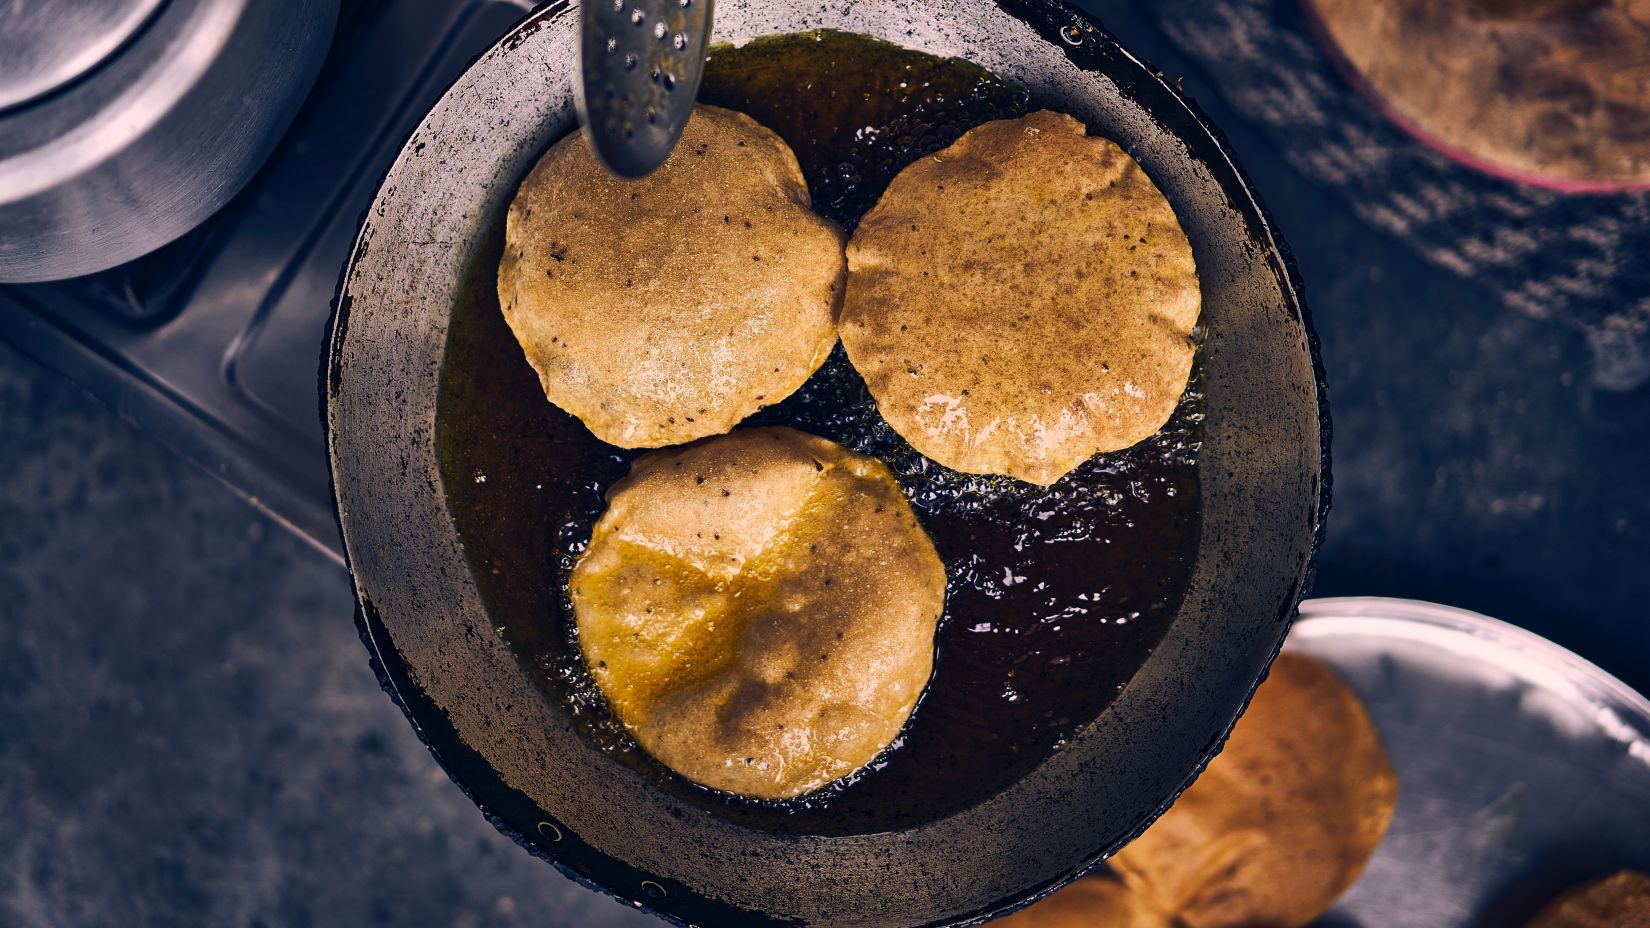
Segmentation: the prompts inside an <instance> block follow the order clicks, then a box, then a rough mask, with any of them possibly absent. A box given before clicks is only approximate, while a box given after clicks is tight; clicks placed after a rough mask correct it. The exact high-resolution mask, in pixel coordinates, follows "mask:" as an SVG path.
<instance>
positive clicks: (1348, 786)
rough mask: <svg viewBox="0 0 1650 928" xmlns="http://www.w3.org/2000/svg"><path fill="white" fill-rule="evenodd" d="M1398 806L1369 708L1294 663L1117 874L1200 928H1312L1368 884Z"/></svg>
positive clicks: (1122, 856) (1115, 863)
mask: <svg viewBox="0 0 1650 928" xmlns="http://www.w3.org/2000/svg"><path fill="white" fill-rule="evenodd" d="M1397 797H1398V781H1397V778H1396V776H1395V775H1394V773H1393V771H1392V765H1391V763H1390V762H1389V761H1388V760H1387V756H1386V751H1385V750H1384V749H1383V748H1382V747H1381V741H1380V738H1379V736H1378V735H1377V734H1376V732H1375V727H1374V725H1373V723H1371V722H1370V719H1369V715H1368V713H1367V712H1365V711H1364V707H1363V705H1362V704H1361V703H1360V702H1359V701H1358V697H1357V696H1356V695H1354V694H1353V692H1352V690H1350V689H1349V688H1348V687H1347V686H1346V684H1345V683H1342V682H1341V680H1340V679H1339V678H1338V677H1336V676H1335V674H1334V672H1333V671H1331V670H1330V669H1329V668H1328V667H1326V666H1325V665H1323V664H1322V663H1319V662H1318V661H1316V660H1313V659H1311V658H1308V657H1302V656H1299V655H1295V654H1289V653H1285V654H1283V655H1281V656H1280V657H1279V658H1278V659H1277V661H1276V662H1275V663H1274V664H1273V665H1272V670H1271V674H1270V675H1269V676H1268V677H1267V678H1266V682H1265V683H1262V684H1261V686H1260V688H1259V689H1258V690H1257V691H1256V692H1255V697H1254V701H1253V702H1251V703H1250V705H1249V709H1248V711H1247V712H1245V713H1244V715H1243V717H1242V718H1241V719H1239V720H1238V723H1237V727H1236V728H1235V729H1234V730H1233V731H1232V735H1231V738H1230V739H1229V740H1228V741H1227V742H1226V747H1225V748H1224V749H1223V750H1222V751H1221V753H1220V754H1219V755H1218V756H1216V757H1215V759H1214V760H1213V761H1212V762H1211V763H1210V764H1209V766H1208V769H1206V770H1204V772H1203V775H1202V776H1200V777H1198V779H1197V782H1195V783H1193V784H1192V786H1191V788H1190V789H1188V790H1187V791H1186V792H1185V793H1183V794H1181V796H1180V798H1179V799H1177V800H1175V804H1174V805H1173V806H1172V807H1170V809H1169V811H1168V812H1166V813H1164V814H1163V817H1162V818H1160V819H1158V820H1157V822H1156V823H1154V824H1153V825H1152V826H1151V827H1150V828H1148V829H1147V830H1146V833H1145V834H1144V835H1141V836H1140V837H1139V838H1138V839H1136V840H1135V842H1134V843H1133V844H1130V845H1128V846H1127V847H1125V848H1123V849H1122V850H1121V851H1119V852H1117V855H1116V856H1115V857H1113V858H1112V860H1111V864H1112V867H1113V868H1114V869H1115V870H1116V871H1117V872H1118V873H1119V874H1120V875H1121V876H1122V878H1123V880H1124V882H1125V883H1127V884H1128V885H1129V887H1130V888H1131V889H1134V890H1135V891H1137V892H1140V893H1142V894H1144V895H1146V896H1148V897H1149V898H1151V899H1152V900H1153V901H1154V902H1155V903H1156V905H1157V906H1158V907H1160V908H1163V909H1166V910H1168V911H1171V912H1174V913H1175V915H1176V917H1177V918H1178V919H1179V921H1180V922H1181V923H1183V924H1184V925H1186V926H1187V928H1252V926H1257V925H1262V926H1267V928H1299V926H1302V925H1305V924H1307V923H1308V922H1311V921H1312V920H1313V919H1315V918H1317V917H1318V916H1319V915H1321V914H1323V913H1324V912H1325V911H1326V910H1328V908H1329V907H1330V906H1331V905H1333V904H1334V903H1335V900H1336V899H1337V898H1338V897H1339V896H1340V895H1341V893H1343V892H1345V891H1346V889H1347V888H1348V887H1350V886H1351V885H1352V883H1353V881H1354V880H1356V879H1357V877H1358V874H1359V873H1360V872H1362V871H1363V868H1364V864H1365V863H1366V862H1367V861H1368V860H1369V857H1370V855H1371V854H1373V853H1374V852H1375V847H1376V845H1378V844H1379V843H1380V840H1381V835H1382V834H1384V833H1385V831H1386V827H1387V824H1388V822H1390V821H1391V819H1392V810H1393V807H1394V805H1395V804H1396V803H1397Z"/></svg>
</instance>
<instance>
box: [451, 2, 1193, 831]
mask: <svg viewBox="0 0 1650 928" xmlns="http://www.w3.org/2000/svg"><path fill="white" fill-rule="evenodd" d="M700 97H701V99H702V100H704V101H705V102H709V103H714V104H717V105H721V106H726V107H730V108H733V109H738V110H741V111H743V112H746V113H749V114H750V115H752V116H753V117H755V118H756V119H757V120H758V121H759V122H761V123H763V124H764V125H766V126H768V127H769V128H772V129H773V130H774V131H776V132H778V133H779V134H780V135H781V136H783V137H784V138H785V140H786V141H787V142H788V143H789V144H790V145H791V147H792V149H793V150H794V151H795V152H796V154H797V158H798V160H799V161H800V162H801V164H802V168H803V171H804V173H805V174H806V175H807V178H808V183H809V187H810V189H811V191H812V194H813V198H814V206H815V208H816V209H818V210H819V211H820V212H821V213H823V214H824V215H827V216H829V217H831V218H832V219H834V220H836V221H838V222H840V223H842V224H843V225H844V226H846V227H847V228H850V229H851V228H853V226H854V224H855V223H856V222H857V221H858V219H859V217H860V215H861V214H863V213H864V212H865V211H866V210H867V209H869V208H870V207H871V205H872V204H874V203H875V202H876V199H877V197H878V196H880V195H881V193H882V191H883V189H884V187H885V186H886V185H887V183H888V181H889V180H890V179H892V177H893V175H894V174H896V173H898V171H899V170H900V169H901V168H903V167H904V166H905V165H907V164H909V163H910V162H911V161H913V160H915V159H916V158H918V157H921V156H923V155H925V154H928V153H931V152H933V151H936V150H938V149H939V148H942V147H944V146H945V145H948V144H950V143H951V142H952V141H954V140H955V139H956V138H957V136H959V135H961V134H962V133H963V132H964V131H966V130H967V129H969V128H970V127H972V126H974V125H977V124H979V123H981V122H985V121H988V120H991V119H999V118H1010V117H1014V116H1018V115H1021V114H1023V113H1025V112H1028V111H1029V110H1030V109H1032V108H1033V101H1031V100H1030V99H1029V98H1028V96H1027V95H1026V93H1025V92H1024V91H1023V90H1021V89H1019V88H1017V87H1015V86H1013V85H1010V84H1008V83H1006V82H1004V81H1002V80H1000V79H998V78H996V77H994V76H992V75H991V74H989V73H987V72H985V71H982V70H981V69H979V68H977V67H975V66H973V65H970V64H968V63H966V62H962V61H957V60H954V59H941V58H937V57H934V56H931V55H926V54H923V53H920V52H913V51H907V50H904V49H899V48H896V47H894V46H890V45H886V44H883V43H879V42H875V41H873V40H870V39H865V38H861V37H856V36H849V35H843V34H840V33H830V32H821V33H807V34H804V35H798V36H786V37H778V38H773V39H767V40H761V41H757V42H753V43H751V44H749V45H747V46H745V47H743V48H740V49H725V48H719V49H716V50H715V51H714V52H713V55H712V58H711V62H710V66H709V68H708V70H707V73H706V76H705V82H704V86H703V88H702V89H701V92H700ZM497 256H498V249H497V247H496V246H495V247H494V248H492V249H487V250H484V254H483V256H482V257H481V258H480V259H479V263H478V265H477V267H475V268H472V269H471V282H472V286H471V287H470V290H469V292H470V295H471V297H472V298H471V300H470V301H468V302H466V303H465V304H464V305H461V306H459V307H457V308H456V309H455V311H454V318H453V322H452V328H451V331H450V334H449V342H448V355H447V358H446V362H445V367H444V369H443V374H442V383H441V392H440V400H439V406H438V416H437V443H438V451H439V454H440V460H441V466H442V477H443V480H444V481H445V483H446V487H447V494H448V505H449V508H450V509H451V512H452V514H453V519H454V521H455V523H456V526H457V529H458V531H459V534H460V537H461V538H462V539H463V542H464V546H465V550H466V552H467V554H468V556H469V558H470V562H471V564H472V567H473V568H474V570H475V574H476V578H477V581H478V585H479V587H480V589H481V594H482V597H483V599H484V600H485V601H486V603H487V605H488V608H489V610H490V611H491V614H492V615H493V617H494V618H495V620H496V621H497V622H498V625H499V630H500V632H501V633H502V634H504V635H505V636H506V638H507V639H508V641H509V642H510V643H511V645H512V646H513V647H514V648H515V649H516V651H517V653H518V654H521V655H522V656H523V659H524V663H526V664H527V665H528V666H529V667H530V669H531V670H532V671H533V672H534V674H535V676H537V677H538V679H539V680H540V682H541V683H542V684H543V685H544V686H545V687H546V689H547V690H548V691H549V692H550V693H551V694H552V696H553V697H554V698H555V699H556V700H557V701H559V702H561V703H563V704H565V705H567V706H569V707H570V708H571V709H572V710H573V712H574V713H575V716H576V717H577V718H578V719H579V721H580V724H581V726H582V727H583V728H584V730H585V732H586V734H587V735H588V736H589V737H590V738H591V739H592V740H593V741H594V742H595V743H597V744H598V745H600V746H602V747H603V748H604V749H606V750H609V751H610V752H612V753H613V754H615V755H616V756H618V757H620V758H622V759H624V760H625V761H626V762H627V763H630V764H631V765H633V766H635V767H636V768H638V769H640V770H643V771H644V772H646V773H647V774H648V775H649V776H652V777H654V778H655V779H656V780H657V782H658V783H659V785H660V788H662V789H666V790H669V791H671V792H673V793H675V794H677V795H679V796H681V797H683V798H686V799H688V800H690V801H692V802H695V803H697V804H700V805H704V806H708V807H711V808H714V809H716V810H717V811H718V812H719V813H720V814H723V815H726V816H728V817H731V818H734V819H737V820H740V821H743V822H746V823H749V824H751V825H754V826H757V827H763V828H769V829H774V830H786V831H802V832H811V833H820V834H847V833H855V832H861V831H866V830H877V831H881V830H886V829H897V828H902V827H906V826H909V825H913V824H916V823H919V822H922V821H926V820H931V819H933V818H937V817H939V816H941V815H944V814H946V813H948V812H951V811H955V810H956V809H959V808H962V807H964V806H967V805H970V804H972V803H974V802H977V801H979V800H981V799H984V798H986V797H988V796H989V795H991V794H992V793H994V792H996V791H997V790H999V789H1001V788H1003V787H1005V786H1007V785H1009V784H1010V783H1012V782H1013V781H1014V780H1015V779H1017V778H1018V777H1020V776H1021V775H1023V774H1024V773H1026V772H1027V771H1029V770H1030V769H1031V768H1032V767H1034V766H1035V765H1036V764H1037V763H1038V762H1040V761H1041V760H1043V759H1044V758H1046V757H1048V756H1049V754H1050V753H1051V752H1053V751H1056V750H1058V749H1059V748H1060V746H1061V745H1062V744H1063V742H1064V741H1065V739H1067V738H1069V737H1070V736H1071V735H1072V734H1073V733H1074V732H1075V731H1076V729H1078V728H1079V727H1081V726H1082V725H1083V724H1085V723H1086V722H1088V721H1090V720H1092V719H1093V718H1094V717H1095V716H1096V715H1097V714H1098V713H1099V712H1100V711H1101V710H1102V709H1103V708H1104V707H1105V706H1106V705H1107V704H1108V703H1109V702H1110V701H1111V699H1112V698H1113V697H1114V696H1115V695H1116V693H1117V691H1118V690H1119V689H1120V688H1121V687H1122V686H1123V685H1124V684H1125V683H1127V682H1128V680H1129V678H1130V676H1132V675H1133V673H1134V671H1135V669H1136V668H1138V667H1139V666H1140V664H1141V662H1142V661H1143V660H1144V659H1145V658H1146V656H1147V655H1148V654H1149V653H1150V651H1151V649H1152V648H1153V647H1154V646H1155V645H1156V644H1157V642H1158V641H1159V640H1160V639H1161V638H1162V636H1163V633H1164V631H1165V630H1166V628H1167V624H1168V622H1169V620H1170V618H1171V617H1172V616H1173V614H1174V612H1175V610H1176V609H1177V608H1178V606H1179V603H1180V600H1181V597H1182V595H1183V594H1184V591H1185V588H1186V585H1187V583H1188V581H1189V579H1190V575H1191V569H1192V563H1193V558H1194V556H1195V554H1196V548H1197V538H1198V529H1199V517H1198V481H1197V471H1196V467H1195V457H1196V452H1197V450H1198V442H1199V439H1200V435H1201V426H1200V423H1201V420H1202V413H1201V408H1202V404H1201V396H1200V394H1199V392H1198V384H1197V381H1196V376H1195V369H1194V380H1193V383H1192V385H1191V387H1190V388H1189V389H1188V390H1187V392H1186V395H1185V396H1184V397H1183V398H1182V399H1181V402H1180V404H1179V406H1178V408H1177V409H1176V411H1175V414H1174V417H1173V418H1172V419H1171V420H1170V422H1169V424H1168V425H1167V426H1165V427H1164V428H1163V429H1162V430H1161V431H1160V432H1159V433H1158V434H1157V435H1155V436H1153V437H1152V438H1151V439H1149V440H1147V441H1145V442H1143V443H1141V444H1139V445H1137V446H1135V447H1133V448H1130V449H1128V450H1126V451H1123V452H1118V453H1113V454H1104V455H1100V456H1097V457H1096V458H1094V459H1092V460H1090V461H1089V462H1087V463H1086V464H1084V465H1083V466H1081V467H1079V468H1078V469H1077V470H1076V471H1074V472H1073V473H1072V474H1070V475H1068V476H1067V477H1065V478H1064V479H1062V480H1061V481H1059V482H1058V483H1057V484H1055V485H1054V486H1052V487H1048V488H1041V487H1034V486H1031V485H1029V484H1023V483H1017V482H1015V481H1012V480H1008V479H1005V478H991V477H975V476H968V475H963V474H958V473H955V472H952V471H949V470H947V469H945V468H943V467H940V466H939V465H936V464H934V463H933V462H931V461H929V460H927V459H926V458H924V457H923V456H922V455H920V454H918V453H916V452H915V451H914V450H912V449H911V448H910V446H909V445H907V444H906V443H905V442H904V441H903V440H902V439H901V438H900V437H899V436H898V435H897V434H895V433H894V431H893V430H892V429H890V428H889V427H888V425H887V424H886V423H884V422H883V421H882V418H881V417H880V416H879V415H878V414H877V412H876V409H875V406H874V405H873V404H872V402H871V398H870V395H869V394H868V392H867V391H866V388H865V385H864V382H863V381H861V379H860V378H859V376H858V375H857V374H856V373H855V372H854V370H853V368H852V366H851V365H850V364H849V363H848V361H847V359H846V357H845V356H844V354H843V352H842V350H841V347H840V346H839V347H838V348H837V350H836V351H835V352H833V354H832V355H831V357H830V359H829V360H828V361H827V362H826V364H825V366H824V367H823V368H821V370H820V371H819V372H818V373H817V374H815V375H814V377H813V378H812V379H811V380H809V381H808V383H807V384H806V385H805V386H804V387H803V388H802V390H800V391H799V392H798V393H797V394H796V395H795V396H792V397H791V398H789V399H787V400H785V401H784V402H782V403H780V404H779V405H777V406H774V407H772V408H769V409H766V410H764V411H762V412H761V413H760V414H758V415H757V416H755V417H753V418H752V420H750V423H749V424H752V425H758V424H761V425H774V424H782V425H790V426H794V427H796V428H799V429H802V430H804V431H807V432H812V433H814V434H817V435H823V436H825V437H827V438H830V439H832V440H834V441H837V442H840V443H842V444H844V445H846V446H848V447H850V448H853V449H855V450H857V451H860V452H863V453H867V454H871V455H874V456H876V457H878V458H880V459H881V460H883V461H884V462H886V463H888V464H889V465H890V467H892V468H893V470H894V472H895V474H896V475H897V476H898V477H899V480H900V483H901V485H902V486H903V487H904V488H905V491H906V493H907V495H908V496H909V497H910V498H911V502H912V504H913V506H914V507H915V508H916V510H917V512H918V514H919V516H920V517H921V518H922V521H923V525H924V527H925V528H926V529H927V530H928V533H929V534H930V536H931V537H932V538H933V539H934V544H935V546H936V547H937V548H938V550H939V553H940V557H941V558H942V559H943V560H944V562H945V565H946V572H947V575H948V577H949V578H950V587H949V590H948V592H947V600H946V614H945V618H944V621H943V622H942V624H941V628H940V632H939V641H938V661H937V664H936V671H935V676H934V679H933V681H932V683H931V684H930V686H929V688H928V691H927V693H926V694H925V695H924V697H923V699H922V702H921V703H920V704H919V706H918V707H917V710H916V712H915V713H914V715H913V716H912V720H911V723H910V724H909V725H908V726H907V728H906V731H905V733H904V735H903V737H902V738H901V740H900V742H899V743H897V744H896V745H895V746H894V747H893V748H892V749H891V750H889V751H888V752H885V753H884V754H883V756H882V757H880V758H879V759H878V760H877V761H876V762H875V763H874V764H873V765H872V766H871V767H870V768H868V769H867V770H866V771H865V772H863V773H862V774H860V775H859V776H858V777H856V778H853V779H852V780H850V781H848V782H846V783H842V784H837V785H836V786H834V787H831V788H827V789H826V790H825V791H823V792H822V793H819V794H815V795H814V796H811V797H806V798H804V799H802V800H797V801H794V802H790V803H765V802H757V801H752V800H745V799H741V798H738V797H733V796H728V795H725V794H720V793H716V792H714V791H711V790H706V789H704V788H702V787H699V786H696V785H695V784H692V783H689V782H687V781H685V780H683V779H682V778H680V777H677V776H675V775H673V774H671V773H669V772H668V771H667V770H665V769H664V768H663V767H661V766H660V765H659V764H657V763H656V762H655V761H653V760H652V759H651V758H649V757H648V756H647V755H646V754H645V753H644V752H643V751H641V749H640V748H638V747H637V746H636V745H635V744H634V742H632V741H631V740H630V739H629V738H628V737H627V736H626V735H625V733H624V731H623V729H622V727H620V726H619V725H618V724H617V723H616V722H615V721H614V720H613V719H612V718H611V717H610V716H609V715H608V714H607V712H606V710H605V708H604V706H603V704H602V700H601V698H600V697H599V696H598V695H597V694H596V692H595V689H594V685H593V683H592V681H591V680H590V677H589V674H588V673H587V672H586V671H585V669H584V666H583V663H582V661H581V659H580V657H579V653H578V650H577V645H576V643H575V641H574V638H573V635H572V624H573V623H572V616H571V609H570V606H569V604H568V599H567V594H566V580H567V574H568V572H569V571H570V570H571V568H572V565H573V563H574V561H575V560H576V559H577V557H578V554H579V553H580V552H581V551H582V550H583V546H584V544H585V543H586V542H587V541H588V539H589V537H590V530H591V527H592V526H593V525H594V524H595V521H596V519H597V518H598V517H599V516H600V514H601V511H602V508H603V499H602V494H603V493H604V492H605V491H606V489H607V488H608V487H610V486H612V484H613V483H614V482H615V481H617V480H618V479H620V478H621V477H623V476H624V474H625V473H626V471H627V470H628V468H629V461H630V460H631V459H632V458H634V457H635V455H636V454H637V452H632V451H622V450H619V449H615V448H613V447H611V446H609V445H606V444H604V443H602V442H600V441H597V440H596V439H595V438H593V437H592V436H591V435H590V434H589V432H587V431H586V430H585V428H584V426H583V425H581V424H580V423H579V422H578V421H577V420H576V419H574V418H573V417H571V416H569V415H567V414H565V413H563V412H561V411H560V410H558V409H556V408H555V407H554V406H552V405H550V404H549V403H548V402H547V401H546V400H545V398H544V394H543V392H542V391H541V389H540V388H539V384H538V381H537V378H536V377H535V375H534V374H533V371H532V370H531V368H529V367H528V365H527V363H526V361H525V360H524V359H523V357H522V353H521V349H520V348H519V347H518V346H517V345H516V343H515V340H514V338H513V337H512V336H511V334H510V331H509V329H508V328H507V327H506V325H505V323H504V319H503V316H502V314H501V313H500V312H499V308H498V302H497V295H496V290H495V274H496V268H497V260H496V259H497Z"/></svg>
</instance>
